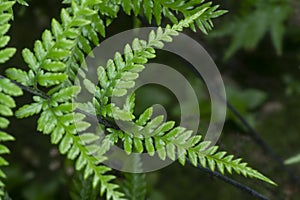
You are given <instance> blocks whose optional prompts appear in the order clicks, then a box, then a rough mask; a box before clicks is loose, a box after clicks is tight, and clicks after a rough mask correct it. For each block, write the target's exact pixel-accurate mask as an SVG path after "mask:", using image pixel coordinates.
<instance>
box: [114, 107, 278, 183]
mask: <svg viewBox="0 0 300 200" xmlns="http://www.w3.org/2000/svg"><path fill="white" fill-rule="evenodd" d="M152 109H153V108H152V107H151V108H149V109H147V110H145V112H144V113H142V114H141V115H140V117H139V119H137V120H136V121H135V122H134V123H135V125H136V128H135V129H133V130H132V131H131V132H125V133H124V134H123V135H121V134H116V132H118V131H117V130H114V129H112V128H110V129H109V131H110V132H111V133H112V134H114V135H118V136H119V137H120V140H121V141H122V142H123V147H124V150H125V152H126V153H127V154H131V153H132V152H133V151H134V149H135V151H137V152H138V153H143V152H146V153H148V154H149V155H150V156H153V155H155V154H157V155H158V156H159V157H160V159H162V160H165V159H166V158H167V157H168V158H169V159H171V160H173V161H175V160H176V159H178V161H179V162H180V163H181V164H182V165H185V162H186V159H187V158H188V159H189V160H190V162H191V163H192V164H193V165H194V166H197V165H199V164H200V165H201V166H203V167H209V168H210V169H211V170H212V171H215V170H216V169H218V171H219V172H221V173H222V174H224V173H225V171H227V172H229V173H230V174H231V173H232V172H233V171H235V172H236V173H237V174H242V175H243V176H245V177H250V178H257V179H260V180H262V181H265V182H268V183H270V184H273V185H276V184H275V183H274V182H273V181H272V180H270V179H269V178H267V177H266V176H264V175H263V174H261V173H260V172H258V171H257V170H255V169H252V168H251V167H248V166H247V165H248V164H247V163H245V162H242V159H240V158H238V159H234V156H233V155H228V154H227V153H226V152H225V151H219V150H218V149H219V147H218V146H211V145H210V142H209V141H201V139H202V137H201V136H200V135H194V136H193V131H190V130H186V129H185V128H184V127H175V123H174V122H173V121H168V122H165V123H163V116H157V117H155V118H153V119H151V116H152ZM141 119H142V120H141ZM141 124H142V126H141Z"/></svg>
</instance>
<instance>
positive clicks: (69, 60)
mask: <svg viewBox="0 0 300 200" xmlns="http://www.w3.org/2000/svg"><path fill="white" fill-rule="evenodd" d="M99 2H100V1H98V0H90V1H84V0H82V1H79V2H78V3H77V1H71V7H70V8H66V9H64V8H63V9H62V11H61V13H60V18H61V22H58V21H57V20H56V19H52V22H51V30H45V31H44V32H43V34H42V39H41V40H37V41H36V42H35V44H34V51H33V52H32V51H31V50H29V49H24V50H23V52H22V54H23V58H24V60H25V62H26V63H27V65H28V66H29V68H30V70H29V71H28V72H25V71H23V70H20V69H14V68H12V69H8V70H7V72H6V73H7V76H8V77H10V78H11V79H13V80H16V81H18V82H20V83H22V84H24V85H26V86H33V87H34V88H36V89H37V88H38V86H42V87H53V86H56V85H58V84H61V83H63V82H64V81H67V80H69V79H70V80H73V79H74V78H75V76H76V73H77V72H76V71H77V69H78V68H79V67H80V63H82V62H83V61H84V58H85V55H86V54H88V53H89V52H90V51H91V46H92V44H91V42H90V40H89V38H90V39H91V41H92V42H94V44H95V45H97V44H98V43H99V40H98V35H97V33H98V32H100V33H102V32H103V30H104V25H103V23H102V20H101V19H100V18H97V16H98V11H97V10H94V9H93V8H94V6H95V5H97V4H99ZM95 23H97V24H95ZM94 26H95V27H96V28H92V27H94ZM97 28H98V29H97ZM97 31H98V32H97ZM96 38H97V39H96ZM70 85H71V84H70V83H69V84H67V86H70ZM60 88H62V87H60ZM57 90H59V89H56V90H53V91H52V92H50V93H54V92H55V91H57Z"/></svg>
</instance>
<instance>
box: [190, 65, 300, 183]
mask: <svg viewBox="0 0 300 200" xmlns="http://www.w3.org/2000/svg"><path fill="white" fill-rule="evenodd" d="M192 70H193V71H194V73H195V75H197V76H198V78H199V79H201V80H202V81H203V78H202V76H201V74H200V73H199V72H198V71H196V70H195V69H194V68H192ZM213 92H214V94H215V95H217V96H218V97H219V99H220V100H221V101H222V103H224V104H226V105H227V107H228V109H229V110H230V111H231V112H232V113H233V114H234V115H235V116H236V117H237V118H238V120H239V121H240V122H241V123H242V124H243V125H244V126H245V128H246V129H247V133H248V134H249V136H250V137H251V138H252V139H253V140H254V141H255V142H256V143H257V144H258V145H259V146H260V148H261V149H262V150H263V151H264V152H266V153H267V154H268V155H269V156H270V157H271V158H272V159H273V160H274V161H275V162H276V163H277V164H278V165H279V166H280V167H281V168H282V169H283V171H285V172H286V173H287V174H288V175H289V177H290V179H291V180H292V181H293V182H294V183H296V184H297V185H299V186H300V179H299V177H298V176H297V175H295V173H294V172H293V171H292V170H291V169H290V168H288V167H287V166H286V165H285V164H284V162H283V160H282V159H281V157H280V156H279V155H278V154H277V153H276V152H275V151H273V149H272V148H271V147H270V146H269V145H268V144H267V143H266V142H265V141H264V139H263V138H262V137H261V136H260V135H261V134H259V133H258V132H257V131H256V130H255V129H254V128H253V127H252V126H251V125H250V123H249V122H248V121H247V120H246V119H245V117H243V115H242V114H241V113H240V112H239V111H238V110H237V109H236V108H235V107H234V105H232V104H231V103H230V102H229V101H228V100H226V99H224V98H223V97H222V96H221V95H220V94H219V93H218V92H216V91H213Z"/></svg>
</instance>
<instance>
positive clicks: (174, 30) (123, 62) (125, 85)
mask: <svg viewBox="0 0 300 200" xmlns="http://www.w3.org/2000/svg"><path fill="white" fill-rule="evenodd" d="M205 10H206V9H203V10H201V11H199V12H197V13H196V14H194V15H192V16H190V17H188V18H186V19H184V20H181V21H180V22H179V23H178V24H175V25H173V26H172V27H171V26H170V25H167V26H166V28H165V29H162V28H161V27H159V28H158V29H157V31H156V32H154V31H151V32H150V34H149V39H148V41H144V40H139V39H134V40H133V42H132V45H129V44H127V45H126V46H125V48H124V54H123V55H124V56H122V55H121V53H119V52H117V53H115V56H114V59H109V60H108V61H107V64H106V67H105V68H104V67H103V66H100V67H98V69H97V75H98V79H99V80H98V81H99V86H98V85H95V84H93V83H92V82H91V81H90V80H88V79H85V80H84V85H85V87H86V88H87V89H88V91H90V93H92V94H95V97H94V98H95V101H94V102H98V103H97V104H96V105H95V108H96V112H97V113H96V114H97V115H101V116H103V117H111V118H114V119H120V120H124V121H130V120H132V119H133V118H134V115H133V114H132V112H131V111H130V110H126V109H120V108H118V107H117V106H116V105H115V104H113V103H110V102H109V101H108V99H109V98H110V97H121V96H124V95H126V94H127V90H128V89H130V88H132V87H134V84H135V82H134V81H135V80H136V79H137V78H138V73H139V72H141V71H142V70H143V69H144V66H143V64H145V63H147V61H148V59H152V58H154V57H155V49H154V48H158V49H160V48H163V46H164V43H163V42H171V41H172V38H171V36H176V35H178V34H179V33H178V32H179V31H182V29H183V28H185V27H188V26H189V24H191V23H192V22H193V21H195V20H197V19H198V18H199V17H200V16H201V15H202V14H203V13H204V12H205Z"/></svg>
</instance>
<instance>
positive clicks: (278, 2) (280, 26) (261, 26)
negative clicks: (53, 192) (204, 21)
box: [210, 0, 292, 59]
mask: <svg viewBox="0 0 300 200" xmlns="http://www.w3.org/2000/svg"><path fill="white" fill-rule="evenodd" d="M234 3H236V2H234ZM291 11H292V3H291V0H267V1H265V0H254V1H243V2H240V6H239V12H238V13H239V14H238V16H233V17H232V16H231V17H229V18H228V21H227V23H223V25H222V26H221V27H220V28H218V29H217V30H215V31H214V32H213V33H212V34H211V35H210V36H211V37H213V38H214V37H224V36H227V37H229V38H230V40H231V41H230V44H229V47H228V48H227V49H226V53H225V55H224V58H225V59H228V58H229V57H231V56H232V55H233V54H234V53H235V52H236V51H238V50H239V49H242V48H243V49H245V50H248V51H249V50H253V49H254V48H255V47H256V46H257V45H258V43H259V42H260V41H261V40H262V39H263V38H264V37H265V35H266V34H267V33H269V34H270V36H271V40H272V43H273V46H274V47H275V50H276V53H277V54H278V55H280V54H281V53H282V39H283V36H284V32H285V22H286V21H287V19H288V17H289V16H290V14H291Z"/></svg>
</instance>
